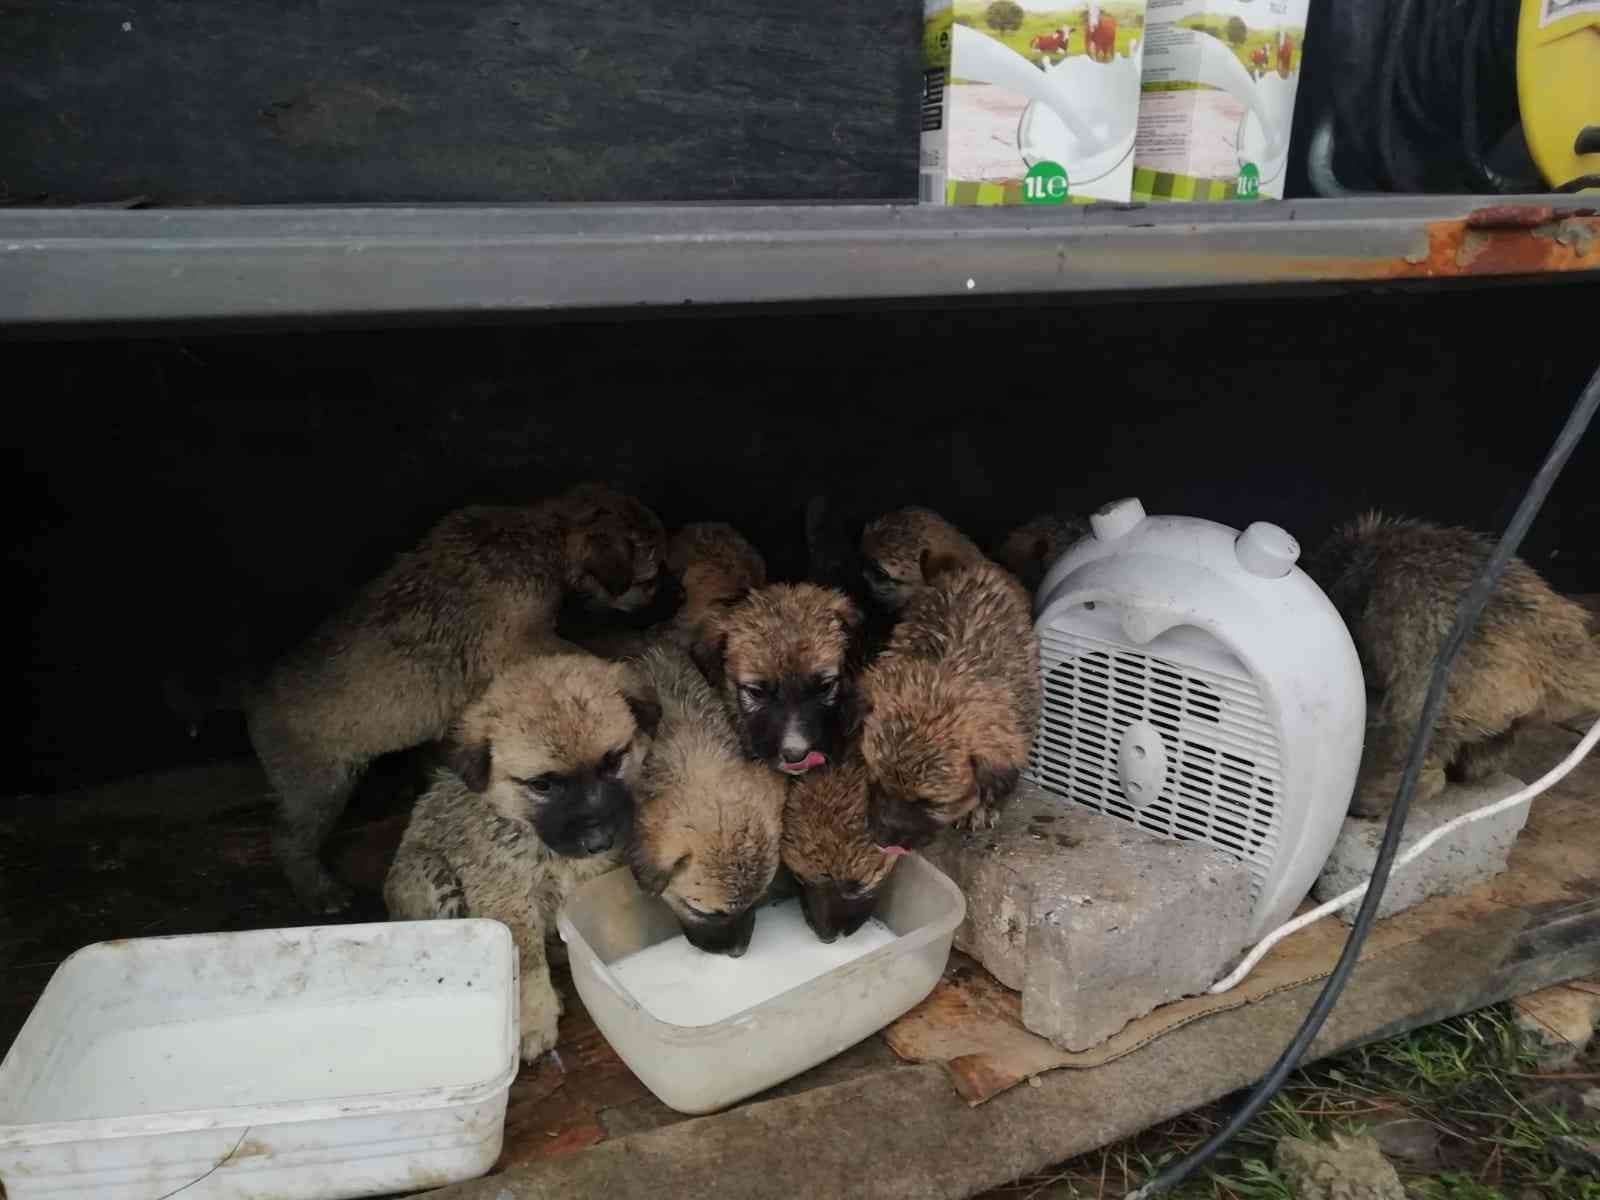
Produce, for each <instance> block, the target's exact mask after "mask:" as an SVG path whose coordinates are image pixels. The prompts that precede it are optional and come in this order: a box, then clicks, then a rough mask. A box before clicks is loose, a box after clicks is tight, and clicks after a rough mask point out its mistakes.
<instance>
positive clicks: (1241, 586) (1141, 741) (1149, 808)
mask: <svg viewBox="0 0 1600 1200" xmlns="http://www.w3.org/2000/svg"><path fill="white" fill-rule="evenodd" d="M1090 523H1091V525H1092V526H1093V529H1094V534H1093V536H1092V537H1087V538H1084V539H1083V540H1082V541H1080V542H1078V543H1077V544H1076V545H1074V546H1073V547H1072V549H1070V550H1068V551H1067V553H1066V554H1065V555H1063V556H1062V558H1061V560H1060V561H1059V562H1057V563H1056V564H1055V565H1054V566H1053V567H1052V568H1051V569H1050V572H1049V573H1048V574H1047V575H1046V576H1045V578H1044V582H1043V583H1042V584H1041V585H1040V588H1039V593H1038V595H1037V597H1035V601H1034V615H1035V617H1036V622H1035V628H1036V630H1037V631H1038V634H1039V651H1040V653H1039V659H1040V669H1041V671H1042V673H1043V676H1044V711H1043V713H1042V715H1041V717H1040V720H1039V733H1038V736H1037V738H1036V739H1035V741H1034V746H1033V755H1032V760H1031V762H1030V765H1029V769H1028V773H1029V775H1030V777H1031V778H1032V779H1033V780H1034V781H1035V782H1036V783H1037V784H1038V785H1039V786H1040V787H1042V788H1043V789H1044V790H1045V791H1047V792H1051V793H1053V794H1054V795H1057V796H1060V797H1061V798H1062V799H1063V800H1066V801H1070V802H1072V803H1076V804H1080V805H1082V806H1084V807H1086V808H1090V809H1093V810H1094V811H1096V812H1101V813H1104V814H1105V815H1107V816H1110V817H1115V818H1118V819H1120V820H1124V821H1128V822H1130V823H1132V824H1135V825H1138V826H1140V827H1141V828H1144V829H1148V830H1150V831H1151V832H1153V833H1160V834H1165V835H1167V836H1169V837H1175V838H1180V839H1184V840H1194V841H1200V842H1205V843H1207V844H1209V845H1212V846H1215V847H1216V848H1218V849H1219V850H1225V851H1227V852H1228V853H1230V854H1234V855H1236V856H1238V857H1239V858H1242V859H1244V860H1245V862H1246V863H1247V864H1248V865H1249V868H1250V876H1251V902H1252V912H1251V926H1250V936H1251V938H1252V939H1254V938H1258V937H1261V936H1262V935H1263V934H1265V933H1266V932H1267V931H1268V930H1270V929H1275V928H1276V927H1277V926H1279V925H1281V924H1282V923H1283V922H1284V921H1286V920H1287V919H1288V918H1289V917H1290V916H1291V915H1292V914H1293V912H1294V910H1295V906H1296V905H1298V904H1299V903H1300V901H1301V900H1303V899H1305V896H1306V893H1307V892H1309V891H1310V890H1311V885H1312V883H1314V882H1315V881H1316V878H1317V875H1318V874H1319V873H1320V872H1321V870H1322V867H1323V864H1324V863H1325V862H1326V861H1327V858H1328V852H1329V851H1330V850H1332V848H1333V843H1334V841H1335V839H1337V838H1338V836H1339V830H1340V828H1341V827H1342V825H1343V823H1344V818H1345V815H1346V813H1347V811H1348V810H1349V806H1350V797H1351V794H1352V793H1353V792H1354V790H1355V781H1356V770H1357V768H1358V767H1359V766H1360V764H1361V743H1362V737H1363V734H1364V730H1365V725H1366V691H1365V687H1364V684H1363V682H1362V676H1361V662H1360V660H1359V659H1358V658H1357V657H1356V648H1355V644H1354V643H1353V642H1352V641H1351V640H1350V634H1349V631H1348V630H1346V629H1345V625H1344V621H1343V620H1342V619H1340V617H1339V614H1338V612H1337V611H1336V610H1335V609H1334V607H1333V605H1332V604H1331V603H1330V602H1329V600H1328V598H1327V597H1326V596H1324V595H1323V594H1322V590H1321V589H1320V588H1318V587H1317V585H1316V584H1315V583H1314V582H1312V580H1311V578H1310V576H1308V575H1306V573H1305V572H1304V571H1301V570H1300V569H1299V568H1298V567H1297V566H1295V563H1296V561H1297V560H1298V559H1299V557H1300V547H1299V546H1298V545H1297V544H1296V542H1295V540H1294V539H1293V538H1291V537H1290V536H1289V535H1288V534H1287V533H1286V532H1284V531H1283V530H1282V529H1279V528H1278V527H1277V526H1275V525H1269V524H1267V523H1266V522H1264V521H1258V522H1256V523H1255V524H1253V525H1250V526H1249V527H1248V528H1246V529H1245V530H1243V531H1242V532H1241V531H1239V530H1236V529H1230V528H1229V527H1228V526H1226V525H1219V524H1217V523H1216V522H1214V521H1203V520H1198V519H1196V518H1192V517H1151V516H1146V515H1145V511H1144V506H1143V505H1141V504H1140V503H1139V501H1138V500H1135V499H1127V500H1119V501H1116V502H1114V503H1112V504H1108V505H1106V506H1105V507H1104V508H1102V509H1101V510H1100V511H1099V512H1097V513H1095V514H1094V515H1093V517H1092V518H1091V519H1090Z"/></svg>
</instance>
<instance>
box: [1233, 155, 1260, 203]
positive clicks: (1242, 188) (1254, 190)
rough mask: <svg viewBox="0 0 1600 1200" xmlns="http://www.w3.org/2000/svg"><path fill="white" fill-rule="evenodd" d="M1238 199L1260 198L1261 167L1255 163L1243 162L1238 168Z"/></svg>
mask: <svg viewBox="0 0 1600 1200" xmlns="http://www.w3.org/2000/svg"><path fill="white" fill-rule="evenodd" d="M1237 198H1238V199H1240V200H1259V199H1260V198H1261V168H1259V167H1258V166H1256V165H1255V163H1248V162H1247V163H1245V164H1244V166H1242V167H1240V168H1239V195H1238V197H1237Z"/></svg>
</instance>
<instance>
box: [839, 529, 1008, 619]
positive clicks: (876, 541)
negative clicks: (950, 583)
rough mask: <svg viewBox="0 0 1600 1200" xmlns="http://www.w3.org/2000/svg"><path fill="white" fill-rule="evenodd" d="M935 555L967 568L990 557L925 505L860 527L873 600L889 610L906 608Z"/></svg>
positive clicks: (865, 573) (864, 568)
mask: <svg viewBox="0 0 1600 1200" xmlns="http://www.w3.org/2000/svg"><path fill="white" fill-rule="evenodd" d="M932 558H942V559H948V560H952V561H954V562H957V563H960V564H961V565H963V566H970V565H973V564H976V563H981V562H987V561H988V560H987V559H985V558H984V555H983V551H982V550H979V549H978V547H977V546H976V545H974V544H973V543H972V541H971V540H970V539H968V537H967V536H966V535H965V534H964V533H962V532H961V531H960V530H959V529H957V528H956V527H955V526H954V525H952V524H950V522H948V521H946V520H945V519H944V518H943V517H941V516H940V515H939V514H938V513H936V512H933V511H931V510H930V509H926V508H902V509H900V510H898V511H897V512H892V513H885V514H884V515H883V516H881V517H878V518H877V519H876V520H874V521H870V522H868V524H867V527H866V528H865V529H864V530H862V531H861V559H862V566H861V570H862V575H863V577H864V578H865V579H866V582H867V588H868V589H869V590H870V591H871V592H872V597H873V599H874V600H876V601H877V602H878V603H879V604H881V605H882V606H883V607H884V608H886V609H888V610H889V611H890V612H896V613H897V612H900V611H901V610H902V609H904V608H905V606H906V605H907V604H908V603H909V602H910V600H911V597H913V596H914V595H916V594H917V593H918V592H919V591H921V590H922V588H923V587H924V586H925V585H926V584H927V583H928V578H927V564H928V562H929V560H930V559H932Z"/></svg>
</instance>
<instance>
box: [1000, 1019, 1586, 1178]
mask: <svg viewBox="0 0 1600 1200" xmlns="http://www.w3.org/2000/svg"><path fill="white" fill-rule="evenodd" d="M1597 1067H1600V1051H1594V1050H1591V1052H1590V1055H1589V1059H1588V1061H1586V1062H1581V1063H1580V1064H1579V1065H1578V1066H1576V1067H1574V1068H1573V1069H1572V1073H1573V1074H1575V1075H1584V1074H1589V1075H1591V1077H1592V1074H1593V1073H1594V1072H1595V1071H1596V1069H1597ZM1583 1086H1593V1084H1592V1083H1587V1082H1584V1083H1573V1084H1563V1083H1562V1082H1561V1081H1560V1080H1554V1079H1549V1078H1545V1077H1541V1076H1540V1074H1539V1073H1538V1072H1537V1070H1536V1069H1535V1068H1534V1066H1533V1064H1532V1062H1531V1060H1530V1059H1529V1058H1528V1056H1527V1054H1526V1053H1525V1052H1524V1050H1523V1049H1522V1047H1521V1045H1520V1043H1519V1041H1518V1038H1517V1034H1516V1031H1515V1029H1514V1027H1513V1026H1512V1024H1511V1018H1510V1013H1509V1008H1508V1007H1506V1006H1499V1007H1495V1008H1489V1009H1484V1010H1482V1011H1481V1012H1477V1013H1472V1014H1469V1015H1467V1016H1463V1017H1457V1018H1455V1019H1453V1020H1450V1021H1445V1022H1443V1023H1442V1024H1439V1025H1433V1026H1430V1027H1428V1028H1426V1029H1419V1030H1416V1031H1414V1032H1412V1033H1409V1034H1405V1035H1403V1036H1401V1037H1397V1038H1393V1039H1390V1040H1389V1041H1385V1042H1377V1043H1374V1044H1373V1045H1370V1046H1366V1047H1363V1048H1361V1049H1359V1050H1354V1051H1351V1052H1350V1053H1348V1054H1345V1055H1343V1056H1341V1057H1339V1058H1334V1059H1329V1060H1327V1061H1325V1062H1322V1063H1318V1064H1316V1065H1314V1066H1312V1067H1309V1068H1307V1069H1305V1070H1302V1071H1298V1072H1296V1073H1295V1074H1294V1075H1293V1076H1292V1077H1291V1079H1290V1082H1289V1085H1288V1086H1287V1087H1286V1088H1285V1089H1284V1090H1283V1091H1282V1092H1281V1093H1280V1094H1279V1095H1278V1096H1277V1097H1276V1098H1275V1099H1274V1100H1273V1102H1272V1104H1271V1105H1270V1106H1269V1107H1268V1109H1267V1110H1266V1111H1265V1112H1264V1113H1262V1114H1261V1115H1260V1116H1259V1117H1257V1118H1256V1120H1255V1121H1254V1122H1253V1123H1252V1124H1251V1125H1249V1126H1248V1127H1247V1128H1246V1129H1245V1130H1244V1131H1243V1132H1242V1133H1241V1134H1240V1135H1239V1136H1238V1137H1237V1138H1236V1139H1235V1140H1234V1141H1233V1143H1232V1144H1231V1145H1230V1146H1228V1147H1227V1148H1225V1149H1224V1150H1223V1152H1222V1154H1221V1155H1220V1156H1219V1157H1218V1158H1217V1159H1215V1160H1213V1162H1212V1163H1211V1169H1210V1170H1208V1171H1204V1172H1202V1173H1201V1174H1200V1175H1199V1176H1197V1177H1194V1178H1191V1179H1190V1180H1189V1181H1188V1182H1187V1183H1185V1184H1184V1185H1183V1186H1182V1187H1181V1188H1179V1189H1178V1190H1177V1191H1175V1192H1171V1193H1169V1195H1170V1196H1172V1197H1173V1200H1293V1193H1292V1191H1291V1190H1290V1188H1289V1184H1288V1182H1287V1181H1286V1180H1285V1179H1284V1178H1283V1177H1282V1175H1280V1174H1279V1173H1278V1171H1277V1170H1276V1169H1275V1168H1274V1167H1273V1165H1272V1161H1273V1152H1274V1149H1275V1147H1276V1146H1277V1143H1278V1140H1279V1139H1280V1138H1282V1137H1284V1136H1286V1135H1292V1136H1295V1137H1302V1138H1320V1137H1326V1136H1328V1135H1329V1134H1332V1133H1336V1132H1337V1133H1346V1134H1359V1133H1361V1132H1363V1131H1365V1130H1368V1129H1370V1128H1371V1127H1372V1126H1373V1125H1375V1124H1378V1123H1383V1122H1389V1121H1395V1120H1414V1121H1418V1122H1422V1123H1425V1125H1426V1126H1428V1127H1431V1129H1432V1130H1433V1131H1434V1132H1435V1133H1436V1134H1437V1136H1438V1151H1437V1158H1436V1161H1435V1162H1434V1164H1433V1165H1432V1166H1431V1167H1425V1168H1408V1167H1407V1166H1406V1164H1405V1163H1403V1162H1401V1161H1396V1163H1395V1165H1396V1167H1397V1168H1398V1169H1399V1171H1400V1175H1401V1179H1402V1180H1403V1181H1404V1182H1405V1185H1406V1191H1407V1193H1408V1194H1409V1195H1410V1196H1412V1197H1414V1198H1415V1200H1524V1198H1526V1197H1533V1196H1537V1197H1539V1198H1540V1200H1600V1179H1595V1178H1592V1177H1589V1176H1582V1175H1577V1174H1574V1173H1573V1172H1572V1171H1570V1170H1569V1169H1567V1168H1566V1167H1564V1166H1563V1165H1562V1164H1561V1163H1560V1161H1559V1160H1558V1159H1557V1158H1556V1156H1555V1154H1554V1153H1553V1150H1552V1143H1553V1141H1554V1139H1555V1138H1557V1137H1559V1136H1562V1135H1564V1134H1573V1135H1579V1136H1587V1137H1600V1120H1589V1119H1574V1118H1573V1117H1572V1116H1570V1115H1569V1113H1568V1111H1567V1109H1566V1107H1565V1106H1563V1105H1561V1104H1560V1103H1559V1102H1558V1101H1556V1100H1552V1098H1551V1089H1552V1088H1555V1089H1560V1088H1562V1087H1568V1088H1571V1087H1583ZM1541 1092H1544V1093H1545V1095H1543V1096H1541V1095H1540V1093H1541ZM1240 1099H1242V1096H1236V1097H1230V1098H1228V1099H1227V1100H1223V1101H1220V1102H1218V1103H1217V1104H1214V1105H1211V1106H1209V1107H1207V1108H1204V1109H1201V1110H1198V1111H1196V1112H1193V1113H1189V1114H1187V1115H1185V1116H1182V1117H1179V1118H1177V1119H1175V1120H1173V1121H1169V1122H1167V1123H1165V1124H1163V1125H1158V1126H1156V1127H1155V1128H1153V1129H1149V1130H1146V1131H1145V1132H1144V1133H1142V1134H1139V1135H1138V1136H1137V1137H1134V1138H1132V1139H1130V1140H1128V1141H1126V1142H1122V1143H1120V1144H1118V1145H1115V1146H1108V1147H1106V1148H1105V1149H1103V1150H1097V1151H1095V1152H1093V1153H1091V1154H1086V1155H1083V1156H1081V1157H1079V1158H1076V1159H1073V1160H1071V1161H1069V1162H1066V1163H1063V1164H1061V1165H1060V1166H1059V1167H1056V1168H1054V1169H1052V1170H1049V1171H1045V1172H1042V1173H1041V1174H1039V1175H1035V1176H1030V1177H1028V1178H1025V1179H1020V1180H1017V1181H1016V1182H1014V1183H1012V1184H1009V1185H1007V1186H1006V1187H1004V1188H1000V1189H998V1190H996V1191H993V1192H990V1193H988V1194H987V1196H986V1197H985V1198H984V1200H1089V1198H1091V1197H1092V1198H1094V1200H1114V1198H1116V1197H1121V1196H1124V1195H1126V1193H1128V1192H1129V1191H1131V1190H1133V1189H1134V1188H1135V1187H1138V1186H1139V1184H1141V1183H1143V1182H1144V1181H1145V1180H1146V1179H1147V1178H1149V1177H1150V1176H1151V1175H1152V1174H1154V1172H1155V1171H1156V1170H1158V1169H1159V1168H1160V1167H1161V1166H1163V1165H1165V1164H1166V1163H1168V1162H1171V1161H1174V1160H1176V1159H1177V1158H1178V1157H1179V1156H1180V1155H1182V1154H1186V1153H1187V1152H1189V1151H1190V1150H1193V1149H1195V1148H1196V1147H1198V1146H1199V1145H1200V1144H1201V1143H1202V1142H1204V1141H1205V1139H1206V1138H1207V1137H1209V1136H1210V1135H1211V1133H1213V1132H1214V1131H1215V1130H1216V1129H1217V1128H1219V1127H1220V1125H1221V1124H1222V1122H1223V1121H1224V1120H1226V1118H1227V1115H1228V1113H1229V1112H1230V1111H1231V1107H1232V1105H1234V1104H1237V1103H1238V1101H1239V1100H1240Z"/></svg>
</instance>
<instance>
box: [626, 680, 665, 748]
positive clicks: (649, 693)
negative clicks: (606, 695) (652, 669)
mask: <svg viewBox="0 0 1600 1200" xmlns="http://www.w3.org/2000/svg"><path fill="white" fill-rule="evenodd" d="M622 698H623V699H624V700H625V701H627V703H628V711H629V712H631V713H633V723H634V724H635V725H637V726H638V727H639V732H640V733H642V734H644V735H645V736H647V737H655V735H656V730H657V728H659V727H660V725H661V699H660V697H659V696H657V695H656V689H655V685H654V684H653V683H651V682H650V681H649V680H648V679H646V678H645V677H644V676H643V675H642V674H641V673H640V672H638V671H635V670H633V669H631V668H630V669H629V670H628V671H627V681H626V683H624V685H623V688H622Z"/></svg>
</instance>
